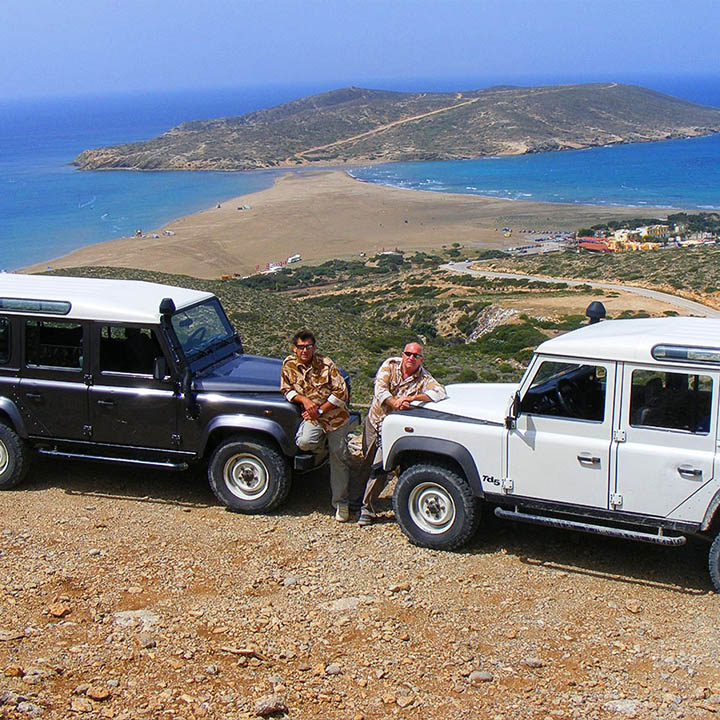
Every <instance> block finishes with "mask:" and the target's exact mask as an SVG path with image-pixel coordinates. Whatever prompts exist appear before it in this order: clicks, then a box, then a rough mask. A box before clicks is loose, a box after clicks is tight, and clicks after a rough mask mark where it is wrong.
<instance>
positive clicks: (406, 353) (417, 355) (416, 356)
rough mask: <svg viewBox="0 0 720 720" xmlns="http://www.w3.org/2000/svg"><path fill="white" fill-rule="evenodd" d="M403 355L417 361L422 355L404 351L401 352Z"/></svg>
mask: <svg viewBox="0 0 720 720" xmlns="http://www.w3.org/2000/svg"><path fill="white" fill-rule="evenodd" d="M403 355H404V356H405V357H406V358H415V359H416V360H419V359H420V358H421V357H422V353H411V352H406V351H405V350H403Z"/></svg>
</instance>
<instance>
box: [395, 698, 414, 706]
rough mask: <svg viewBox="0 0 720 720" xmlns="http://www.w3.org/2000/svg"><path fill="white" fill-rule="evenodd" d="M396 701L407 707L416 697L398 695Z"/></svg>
mask: <svg viewBox="0 0 720 720" xmlns="http://www.w3.org/2000/svg"><path fill="white" fill-rule="evenodd" d="M395 702H396V703H397V704H398V705H399V706H400V707H401V708H406V707H408V706H409V705H412V704H413V703H414V702H415V698H414V697H413V696H412V695H398V697H397V698H396V700H395Z"/></svg>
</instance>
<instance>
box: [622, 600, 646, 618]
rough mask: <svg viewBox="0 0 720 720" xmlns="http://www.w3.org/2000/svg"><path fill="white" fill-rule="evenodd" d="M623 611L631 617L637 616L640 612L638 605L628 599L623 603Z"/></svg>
mask: <svg viewBox="0 0 720 720" xmlns="http://www.w3.org/2000/svg"><path fill="white" fill-rule="evenodd" d="M625 609H626V610H627V611H628V612H631V613H632V614H633V615H637V614H638V613H639V612H640V611H641V610H642V608H641V607H640V603H639V602H638V601H637V600H635V599H634V598H630V600H627V601H626V602H625Z"/></svg>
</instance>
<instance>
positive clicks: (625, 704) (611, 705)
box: [602, 700, 639, 717]
mask: <svg viewBox="0 0 720 720" xmlns="http://www.w3.org/2000/svg"><path fill="white" fill-rule="evenodd" d="M638 705H639V703H638V701H637V700H610V702H606V703H605V704H604V705H603V706H602V709H603V710H607V711H608V712H613V713H619V714H620V715H627V716H628V717H635V716H636V715H637V711H638Z"/></svg>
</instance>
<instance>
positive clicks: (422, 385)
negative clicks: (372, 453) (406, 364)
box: [367, 357, 447, 435]
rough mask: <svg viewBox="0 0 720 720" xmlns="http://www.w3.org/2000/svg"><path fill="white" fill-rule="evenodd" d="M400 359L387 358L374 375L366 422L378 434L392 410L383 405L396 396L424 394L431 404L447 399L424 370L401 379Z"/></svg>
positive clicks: (438, 384)
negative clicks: (371, 398)
mask: <svg viewBox="0 0 720 720" xmlns="http://www.w3.org/2000/svg"><path fill="white" fill-rule="evenodd" d="M401 365H402V358H400V357H392V358H388V359H387V360H386V361H385V362H384V363H383V364H382V365H381V366H380V369H379V370H378V371H377V375H375V392H374V394H373V400H372V404H371V405H370V410H369V411H368V418H367V419H368V422H369V423H371V424H372V426H373V427H374V428H375V432H377V433H378V435H379V434H380V427H381V426H382V422H383V420H384V419H385V416H386V415H387V414H388V413H390V412H392V410H391V409H390V408H389V407H388V406H387V405H385V404H384V403H385V400H387V399H388V398H390V397H397V396H398V395H420V394H421V393H425V395H427V396H428V397H429V398H430V399H431V400H432V401H433V402H437V401H438V400H444V399H445V398H446V397H447V393H446V392H445V388H444V387H443V386H442V385H441V384H440V383H439V382H438V381H437V380H436V379H435V378H434V377H433V376H432V375H431V374H430V373H429V372H428V371H427V370H426V369H425V368H424V367H422V365H421V366H420V367H419V368H418V370H417V371H416V372H415V373H413V374H412V375H410V376H409V377H406V378H404V379H403V376H402V370H401Z"/></svg>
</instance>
